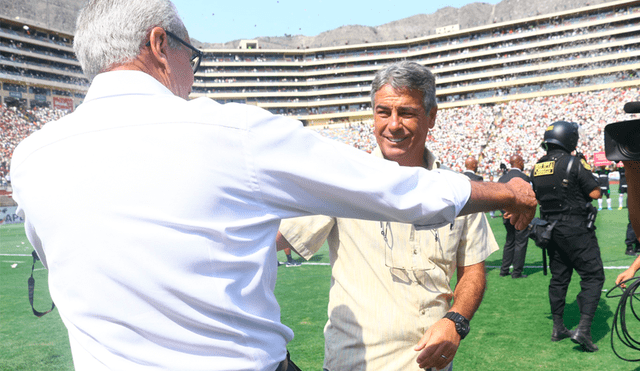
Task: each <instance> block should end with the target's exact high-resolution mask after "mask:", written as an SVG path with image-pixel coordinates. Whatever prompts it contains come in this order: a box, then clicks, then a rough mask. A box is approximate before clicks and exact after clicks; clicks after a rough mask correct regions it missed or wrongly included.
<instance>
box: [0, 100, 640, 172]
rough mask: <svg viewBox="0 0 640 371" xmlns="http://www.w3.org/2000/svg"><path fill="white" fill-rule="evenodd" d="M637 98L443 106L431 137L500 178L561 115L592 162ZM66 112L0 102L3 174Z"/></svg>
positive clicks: (353, 131)
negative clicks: (610, 127) (607, 131)
mask: <svg viewBox="0 0 640 371" xmlns="http://www.w3.org/2000/svg"><path fill="white" fill-rule="evenodd" d="M635 101H640V91H639V90H638V89H637V88H628V89H608V90H601V91H595V92H583V93H574V94H569V95H558V96H547V97H539V98H533V99H524V100H517V101H509V102H505V103H499V104H494V105H485V106H478V105H472V106H465V107H456V108H448V109H441V110H439V111H438V116H437V120H436V126H435V128H434V129H433V130H431V131H430V133H429V137H428V139H427V141H428V143H429V147H430V148H431V150H433V151H434V152H435V153H436V154H438V156H439V158H440V160H441V161H442V163H443V164H444V165H446V166H447V167H449V168H451V169H453V170H455V171H463V170H464V160H465V158H466V157H467V156H470V155H471V156H475V157H477V158H479V159H480V165H479V167H478V172H479V173H480V174H481V175H483V176H484V178H485V179H486V180H491V179H494V180H497V179H498V178H499V176H500V175H501V170H500V165H501V164H505V165H506V166H507V167H508V166H509V163H508V158H509V157H510V156H511V155H512V154H514V153H518V154H520V155H521V156H522V158H523V159H524V161H525V171H530V169H531V168H532V167H533V165H534V164H535V162H536V161H537V159H538V158H540V157H541V156H542V155H543V153H544V151H543V150H542V149H541V148H540V142H541V141H542V137H543V135H544V130H545V129H546V127H547V126H549V125H550V124H551V123H553V122H555V121H560V120H564V121H575V122H577V123H579V124H580V125H581V126H582V129H581V137H580V142H579V143H578V151H580V152H582V153H583V154H584V155H585V156H586V157H587V160H588V161H590V162H591V161H592V159H593V154H594V153H595V152H600V151H604V140H603V129H604V127H605V125H607V124H609V123H612V122H618V121H623V120H630V119H633V118H636V117H634V115H630V114H627V113H625V112H624V110H623V106H624V104H625V103H627V102H635ZM65 113H66V112H65V111H59V110H53V109H50V108H39V107H36V108H33V109H30V110H23V109H17V108H15V107H6V106H0V179H2V178H6V176H7V175H8V172H9V164H10V160H11V155H12V153H13V150H14V148H15V147H16V145H17V144H18V143H19V142H20V141H21V140H22V139H23V138H25V137H27V136H28V135H29V134H31V133H32V132H34V131H36V130H38V129H40V128H41V127H42V125H44V124H45V123H46V122H49V121H52V120H55V119H57V118H59V117H62V116H63V115H64V114H65ZM311 129H313V130H316V131H318V132H319V133H320V134H321V135H323V136H326V137H329V138H331V139H334V140H338V141H341V142H343V143H346V144H348V145H351V146H354V147H356V148H359V149H361V150H364V151H367V152H371V151H373V150H374V149H375V147H376V140H375V137H374V135H373V120H365V121H359V122H349V123H342V124H335V125H327V126H322V127H311Z"/></svg>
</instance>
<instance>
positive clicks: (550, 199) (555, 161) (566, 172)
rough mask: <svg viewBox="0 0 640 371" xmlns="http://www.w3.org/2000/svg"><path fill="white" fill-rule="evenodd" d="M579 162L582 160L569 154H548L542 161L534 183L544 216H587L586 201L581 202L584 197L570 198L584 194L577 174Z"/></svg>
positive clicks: (533, 177)
mask: <svg viewBox="0 0 640 371" xmlns="http://www.w3.org/2000/svg"><path fill="white" fill-rule="evenodd" d="M572 159H573V161H571V160H572ZM579 162H580V159H579V158H577V157H574V156H571V155H569V154H567V153H562V154H554V155H546V156H543V157H542V158H540V160H538V163H536V165H535V167H534V168H533V172H532V174H531V183H532V184H533V190H534V192H535V193H536V198H537V199H538V202H539V203H540V213H541V214H543V215H549V214H586V212H587V210H586V202H583V201H580V198H584V197H570V195H576V194H580V195H581V194H582V192H581V191H580V189H579V187H578V182H577V173H576V171H575V169H576V167H577V166H580V165H579ZM585 201H586V200H585Z"/></svg>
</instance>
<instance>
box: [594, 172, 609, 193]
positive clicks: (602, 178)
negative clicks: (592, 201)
mask: <svg viewBox="0 0 640 371" xmlns="http://www.w3.org/2000/svg"><path fill="white" fill-rule="evenodd" d="M596 175H598V182H599V185H600V192H602V197H603V198H604V196H607V198H609V197H611V195H610V192H611V191H610V190H609V170H607V169H597V170H596Z"/></svg>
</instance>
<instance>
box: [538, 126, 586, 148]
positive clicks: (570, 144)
mask: <svg viewBox="0 0 640 371" xmlns="http://www.w3.org/2000/svg"><path fill="white" fill-rule="evenodd" d="M579 129H580V126H579V125H578V124H577V123H575V122H568V121H556V122H554V123H553V124H551V125H549V127H547V130H545V132H544V139H543V141H542V144H541V146H542V148H543V149H544V150H545V151H546V150H547V149H548V144H555V145H557V146H559V147H560V148H562V149H564V150H566V151H568V152H573V150H575V149H576V146H577V145H578V138H579V137H580V134H579V133H578V130H579Z"/></svg>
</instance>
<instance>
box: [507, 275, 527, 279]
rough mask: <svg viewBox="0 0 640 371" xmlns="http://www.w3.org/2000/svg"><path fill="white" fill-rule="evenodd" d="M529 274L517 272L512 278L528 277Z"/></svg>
mask: <svg viewBox="0 0 640 371" xmlns="http://www.w3.org/2000/svg"><path fill="white" fill-rule="evenodd" d="M527 277H529V276H527V275H526V274H517V275H513V274H512V275H511V278H513V279H516V278H527Z"/></svg>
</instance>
